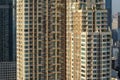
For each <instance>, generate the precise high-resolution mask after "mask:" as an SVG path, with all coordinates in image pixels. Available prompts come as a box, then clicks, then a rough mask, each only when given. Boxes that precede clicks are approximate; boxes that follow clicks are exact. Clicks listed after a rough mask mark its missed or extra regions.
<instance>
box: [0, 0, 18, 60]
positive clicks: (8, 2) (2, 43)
mask: <svg viewBox="0 0 120 80" xmlns="http://www.w3.org/2000/svg"><path fill="white" fill-rule="evenodd" d="M13 2H14V0H0V21H1V22H0V62H3V61H15V51H16V50H15V22H14V21H13V20H15V15H14V13H15V4H14V5H13Z"/></svg>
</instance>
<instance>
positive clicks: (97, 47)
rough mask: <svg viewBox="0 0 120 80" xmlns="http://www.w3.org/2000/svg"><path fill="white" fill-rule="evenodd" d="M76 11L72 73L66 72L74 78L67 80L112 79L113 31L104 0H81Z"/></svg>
mask: <svg viewBox="0 0 120 80" xmlns="http://www.w3.org/2000/svg"><path fill="white" fill-rule="evenodd" d="M77 4H78V6H77ZM75 8H76V9H75ZM75 8H74V9H75V10H74V11H73V15H72V20H73V24H72V25H73V31H72V32H73V54H72V56H73V58H72V60H71V59H70V60H71V65H72V68H71V69H72V70H71V71H72V74H71V75H70V73H66V75H69V76H70V77H71V79H67V80H110V78H111V31H110V29H108V28H107V26H108V23H107V10H106V9H105V6H104V0H80V1H77V2H76V5H75ZM67 57H69V56H67ZM70 60H68V62H69V61H70ZM68 71H69V69H68V70H67V72H68Z"/></svg>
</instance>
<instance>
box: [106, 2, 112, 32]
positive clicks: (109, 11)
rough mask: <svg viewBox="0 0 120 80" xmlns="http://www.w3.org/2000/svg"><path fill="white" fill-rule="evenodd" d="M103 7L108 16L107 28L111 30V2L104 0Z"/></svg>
mask: <svg viewBox="0 0 120 80" xmlns="http://www.w3.org/2000/svg"><path fill="white" fill-rule="evenodd" d="M105 6H106V9H107V15H108V17H107V18H108V27H110V29H111V30H112V0H105Z"/></svg>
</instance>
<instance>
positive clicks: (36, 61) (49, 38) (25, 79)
mask: <svg viewBox="0 0 120 80" xmlns="http://www.w3.org/2000/svg"><path fill="white" fill-rule="evenodd" d="M65 4H66V0H17V13H16V14H17V80H66V79H65V75H66V73H65V71H66V69H65V67H66V65H65V64H66V61H65V58H66V57H65V56H66V54H65V53H66V37H65V36H66V10H65V9H66V5H65Z"/></svg>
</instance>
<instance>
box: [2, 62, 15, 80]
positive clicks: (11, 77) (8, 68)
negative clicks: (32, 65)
mask: <svg viewBox="0 0 120 80" xmlns="http://www.w3.org/2000/svg"><path fill="white" fill-rule="evenodd" d="M0 80H16V65H15V62H0Z"/></svg>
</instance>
